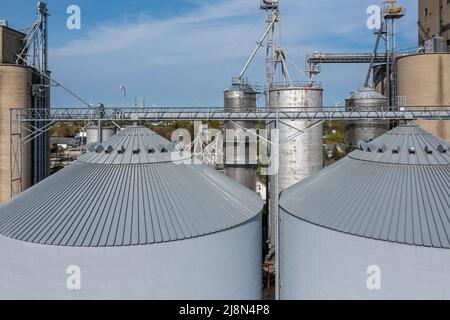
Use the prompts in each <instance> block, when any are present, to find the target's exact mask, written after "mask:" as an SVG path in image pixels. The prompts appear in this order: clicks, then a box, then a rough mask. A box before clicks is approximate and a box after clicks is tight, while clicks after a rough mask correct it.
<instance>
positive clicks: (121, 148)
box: [117, 146, 125, 154]
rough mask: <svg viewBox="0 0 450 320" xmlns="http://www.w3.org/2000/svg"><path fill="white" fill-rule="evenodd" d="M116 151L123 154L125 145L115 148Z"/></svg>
mask: <svg viewBox="0 0 450 320" xmlns="http://www.w3.org/2000/svg"><path fill="white" fill-rule="evenodd" d="M117 153H119V154H124V153H125V147H124V146H121V147H120V149H119V150H117Z"/></svg>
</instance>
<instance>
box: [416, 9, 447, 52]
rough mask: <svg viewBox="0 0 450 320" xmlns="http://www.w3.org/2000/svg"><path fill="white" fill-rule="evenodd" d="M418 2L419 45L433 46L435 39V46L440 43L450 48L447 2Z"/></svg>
mask: <svg viewBox="0 0 450 320" xmlns="http://www.w3.org/2000/svg"><path fill="white" fill-rule="evenodd" d="M418 2H419V21H418V25H419V45H421V46H424V47H429V46H433V38H435V40H434V42H435V44H436V42H440V43H442V44H446V45H447V46H450V2H449V1H447V0H419V1H418ZM436 37H442V38H443V39H439V38H436ZM449 51H450V50H449Z"/></svg>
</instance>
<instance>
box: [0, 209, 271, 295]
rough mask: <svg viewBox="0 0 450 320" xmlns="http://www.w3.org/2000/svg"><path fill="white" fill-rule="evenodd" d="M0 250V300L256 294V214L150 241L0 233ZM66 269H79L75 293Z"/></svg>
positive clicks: (258, 275)
mask: <svg viewBox="0 0 450 320" xmlns="http://www.w3.org/2000/svg"><path fill="white" fill-rule="evenodd" d="M0 252H1V253H2V259H0V271H1V272H0V298H1V299H202V300H203V299H204V300H208V299H252V300H253V299H255V300H256V299H261V292H262V291H261V277H262V274H261V273H262V272H261V215H260V214H259V215H257V216H255V217H254V218H253V219H251V220H249V221H248V222H246V223H244V224H242V225H239V226H236V227H234V228H231V229H229V230H226V231H223V232H218V233H214V234H211V235H207V236H202V237H198V238H192V239H187V240H180V241H173V242H166V243H160V244H154V245H142V246H139V245H136V246H126V247H103V248H93V247H64V246H47V245H40V244H34V243H28V242H22V241H17V240H13V239H10V238H6V237H4V236H0ZM70 266H77V267H79V268H80V271H81V272H80V273H79V275H80V278H79V279H80V285H81V287H80V290H69V289H68V287H67V281H68V280H69V277H70V276H71V274H70V273H67V270H68V267H70ZM69 270H71V269H69Z"/></svg>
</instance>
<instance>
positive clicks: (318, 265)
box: [280, 209, 450, 300]
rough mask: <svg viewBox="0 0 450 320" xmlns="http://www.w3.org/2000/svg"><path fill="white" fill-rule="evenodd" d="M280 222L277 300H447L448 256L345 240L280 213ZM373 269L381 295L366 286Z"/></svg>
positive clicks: (443, 251) (449, 285) (422, 249)
mask: <svg viewBox="0 0 450 320" xmlns="http://www.w3.org/2000/svg"><path fill="white" fill-rule="evenodd" d="M280 216H281V222H280V231H281V232H280V237H281V238H280V248H281V249H280V270H281V271H280V277H281V291H280V297H281V299H284V300H291V299H339V300H340V299H450V272H449V270H450V250H446V249H437V248H428V247H417V246H412V245H404V244H398V243H391V242H386V241H378V240H373V239H366V238H363V237H358V236H354V235H349V234H346V233H342V232H337V231H333V230H331V229H327V228H322V227H320V226H316V225H314V224H311V223H308V222H305V221H303V220H300V219H298V218H297V217H294V216H292V215H291V214H289V213H287V212H285V211H284V210H282V209H280ZM376 267H378V268H379V271H380V273H379V274H378V275H379V276H380V278H379V279H380V289H379V290H377V289H373V287H372V286H370V285H369V286H368V285H367V282H368V281H369V283H372V282H371V280H370V277H371V275H373V273H372V272H373V271H372V270H374V269H373V268H376ZM369 288H372V290H370V289H369Z"/></svg>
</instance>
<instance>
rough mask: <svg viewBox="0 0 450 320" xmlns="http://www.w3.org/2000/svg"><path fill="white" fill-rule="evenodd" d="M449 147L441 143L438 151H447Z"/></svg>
mask: <svg viewBox="0 0 450 320" xmlns="http://www.w3.org/2000/svg"><path fill="white" fill-rule="evenodd" d="M447 150H448V149H447V147H445V146H443V145H442V144H440V145H439V146H438V147H437V151H438V152H439V153H447Z"/></svg>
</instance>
